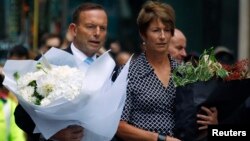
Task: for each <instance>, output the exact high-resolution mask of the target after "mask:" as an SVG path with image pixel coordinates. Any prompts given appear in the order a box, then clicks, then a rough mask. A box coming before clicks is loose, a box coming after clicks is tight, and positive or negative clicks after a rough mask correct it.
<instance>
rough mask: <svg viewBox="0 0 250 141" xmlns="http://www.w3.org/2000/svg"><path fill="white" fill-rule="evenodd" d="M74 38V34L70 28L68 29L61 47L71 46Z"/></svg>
mask: <svg viewBox="0 0 250 141" xmlns="http://www.w3.org/2000/svg"><path fill="white" fill-rule="evenodd" d="M73 39H74V36H73V35H72V33H71V32H70V30H69V29H68V31H67V33H66V35H65V37H64V39H63V42H62V45H61V47H60V48H61V49H66V48H68V47H69V45H70V44H71V42H72V41H73Z"/></svg>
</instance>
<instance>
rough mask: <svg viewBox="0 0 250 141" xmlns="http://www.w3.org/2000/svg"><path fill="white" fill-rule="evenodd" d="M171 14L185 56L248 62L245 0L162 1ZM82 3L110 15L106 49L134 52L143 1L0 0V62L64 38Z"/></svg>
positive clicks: (249, 14)
mask: <svg viewBox="0 0 250 141" xmlns="http://www.w3.org/2000/svg"><path fill="white" fill-rule="evenodd" d="M163 1H164V2H166V3H169V4H170V5H172V6H173V8H174V9H175V12H176V27H177V28H179V29H180V30H182V31H183V33H184V34H185V35H186V37H187V52H195V53H197V54H200V53H201V52H202V51H203V50H204V49H206V48H210V47H212V46H213V47H217V46H225V47H227V48H228V49H230V50H231V51H232V52H233V54H234V56H236V58H238V59H241V58H250V45H249V41H250V37H249V33H250V30H249V26H250V23H249V19H250V2H249V0H192V1H189V0H163ZM83 2H96V3H99V4H102V5H103V6H104V7H105V8H106V10H107V12H108V16H109V25H108V39H107V43H106V46H105V48H109V44H110V43H111V42H112V41H114V40H118V41H120V43H121V46H122V48H123V49H124V50H128V51H139V46H140V44H141V41H140V39H139V34H138V30H137V26H136V17H137V14H138V12H139V9H140V8H141V5H142V3H144V2H145V0H0V19H1V20H0V64H3V63H4V62H5V60H6V58H7V56H8V50H9V49H10V48H12V47H13V46H15V45H19V44H22V45H23V46H25V47H26V48H27V49H29V50H31V51H32V52H37V51H38V50H39V48H41V46H42V45H43V44H44V43H43V42H44V41H43V40H44V38H45V35H47V34H54V35H58V36H59V37H60V40H61V43H60V45H63V42H64V40H66V39H67V38H66V37H67V36H66V35H67V29H68V25H69V23H70V22H71V14H72V12H73V10H74V8H75V7H77V5H79V4H80V3H83Z"/></svg>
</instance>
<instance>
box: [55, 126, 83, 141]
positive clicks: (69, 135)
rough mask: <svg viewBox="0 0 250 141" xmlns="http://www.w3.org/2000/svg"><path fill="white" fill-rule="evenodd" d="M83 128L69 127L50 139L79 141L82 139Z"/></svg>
mask: <svg viewBox="0 0 250 141" xmlns="http://www.w3.org/2000/svg"><path fill="white" fill-rule="evenodd" d="M83 131H84V129H83V127H81V126H78V125H70V126H68V127H67V128H64V129H62V130H60V131H58V132H57V133H56V134H55V135H53V136H52V137H51V139H54V140H59V141H81V139H82V137H83Z"/></svg>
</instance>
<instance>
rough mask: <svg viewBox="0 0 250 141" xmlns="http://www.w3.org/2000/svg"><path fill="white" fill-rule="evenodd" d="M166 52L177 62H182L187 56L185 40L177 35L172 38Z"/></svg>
mask: <svg viewBox="0 0 250 141" xmlns="http://www.w3.org/2000/svg"><path fill="white" fill-rule="evenodd" d="M168 52H169V54H170V55H171V56H172V57H173V58H174V59H176V60H177V61H178V62H182V61H183V59H184V58H185V57H186V56H187V52H186V38H185V37H180V36H178V35H175V36H173V37H172V39H171V41H170V44H169V47H168Z"/></svg>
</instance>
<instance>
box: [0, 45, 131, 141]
mask: <svg viewBox="0 0 250 141" xmlns="http://www.w3.org/2000/svg"><path fill="white" fill-rule="evenodd" d="M62 58H63V59H62ZM128 65H129V62H128V63H127V64H126V65H125V67H124V68H123V70H122V71H121V73H120V75H119V76H118V77H117V79H116V80H115V81H114V82H112V81H111V75H112V73H113V69H114V67H115V63H114V61H113V59H112V58H111V57H110V55H109V54H108V52H106V53H104V54H103V55H102V56H100V57H98V58H97V60H96V61H95V62H94V63H93V64H91V66H90V67H89V69H88V70H87V72H85V73H84V72H82V71H81V70H80V69H78V67H77V65H76V63H75V58H74V57H73V55H71V54H69V53H67V52H65V51H63V50H60V49H56V48H52V49H50V50H49V51H48V52H47V53H46V54H45V55H44V56H43V57H41V58H40V60H38V61H33V60H19V61H17V60H7V62H6V64H5V65H4V68H3V72H4V74H5V79H4V82H3V84H4V85H5V86H6V87H7V88H8V89H9V90H10V91H12V92H13V93H14V94H15V95H16V97H17V98H18V101H19V103H20V104H21V105H22V107H23V108H24V109H25V111H26V112H27V113H28V114H29V115H30V117H31V118H32V120H33V121H34V122H35V124H36V127H35V129H34V133H41V134H42V135H43V136H44V137H45V138H46V139H48V138H50V137H51V136H52V135H54V134H55V133H56V132H58V131H59V130H61V129H63V128H66V127H67V126H69V125H74V124H77V125H80V126H82V127H84V138H83V139H84V141H93V140H95V141H106V140H107V141H108V140H111V138H112V137H113V136H114V134H115V132H116V130H117V127H118V123H119V120H120V116H121V113H122V110H123V106H124V102H125V96H126V85H127V73H128Z"/></svg>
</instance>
